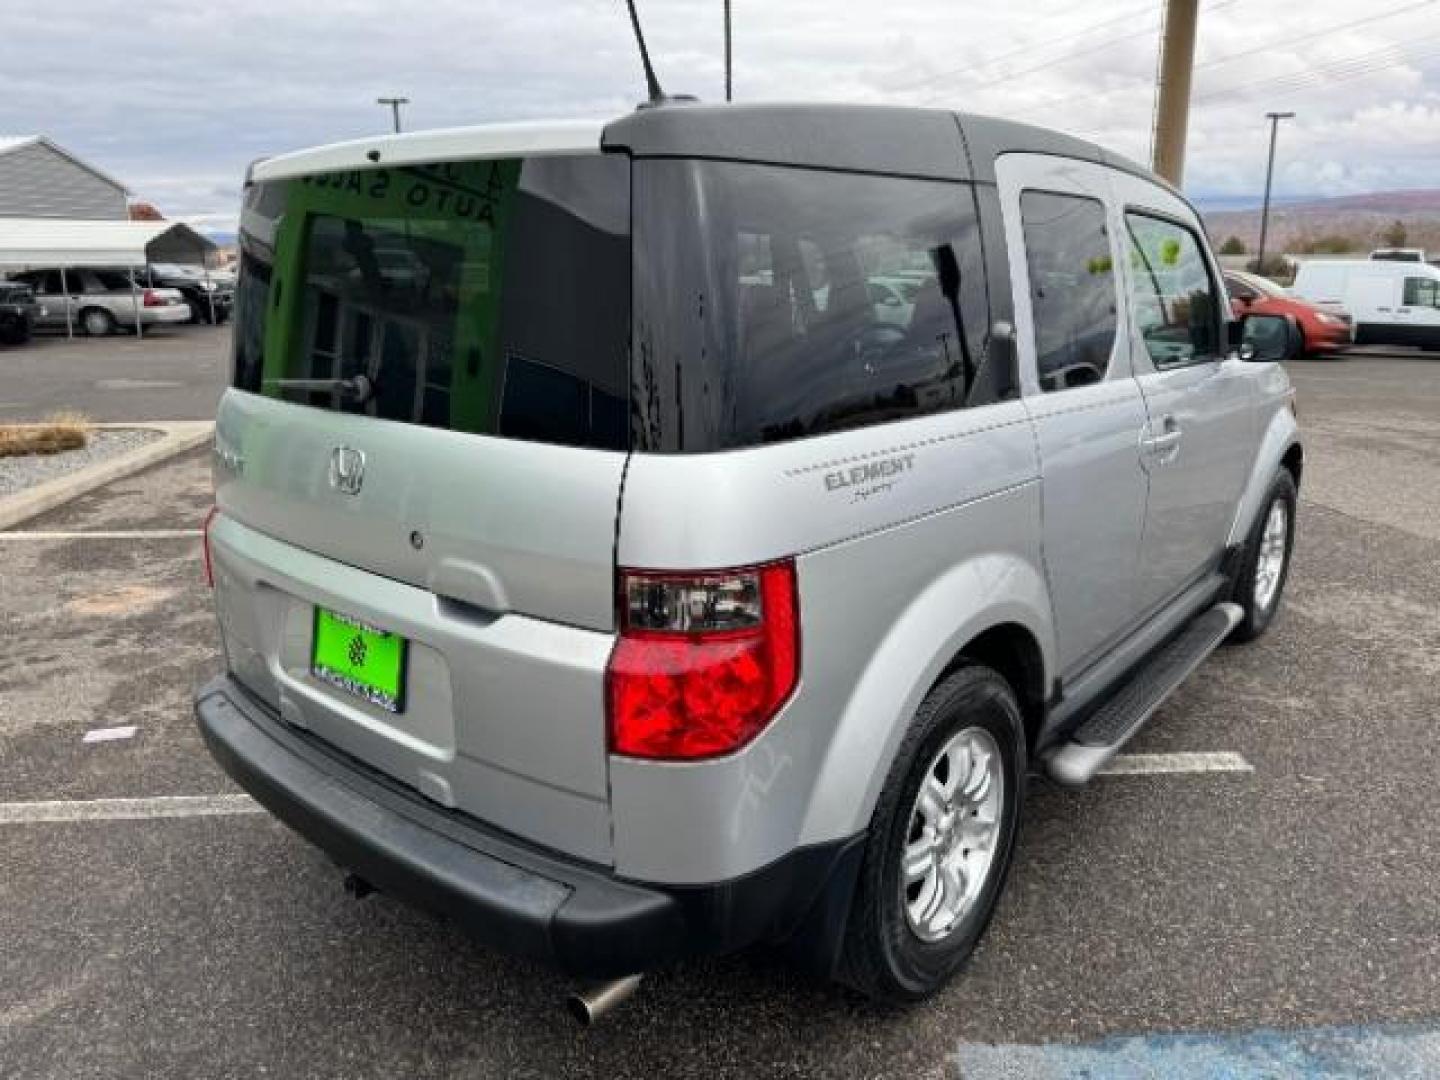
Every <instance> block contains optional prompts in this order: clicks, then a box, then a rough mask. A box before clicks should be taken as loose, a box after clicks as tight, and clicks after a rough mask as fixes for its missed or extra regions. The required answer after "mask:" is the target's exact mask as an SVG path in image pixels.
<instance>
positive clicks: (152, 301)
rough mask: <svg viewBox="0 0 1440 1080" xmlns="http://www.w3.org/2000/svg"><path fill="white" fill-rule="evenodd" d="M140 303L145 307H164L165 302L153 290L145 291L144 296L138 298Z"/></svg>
mask: <svg viewBox="0 0 1440 1080" xmlns="http://www.w3.org/2000/svg"><path fill="white" fill-rule="evenodd" d="M140 302H141V303H142V304H144V305H145V306H146V307H164V306H165V301H164V300H162V299H161V298H160V294H159V293H157V292H156V291H155V290H154V289H146V290H145V295H144V296H142V297H141V298H140Z"/></svg>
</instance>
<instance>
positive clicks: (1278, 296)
mask: <svg viewBox="0 0 1440 1080" xmlns="http://www.w3.org/2000/svg"><path fill="white" fill-rule="evenodd" d="M1225 289H1226V291H1228V292H1229V293H1230V304H1231V306H1232V307H1233V308H1234V309H1235V314H1236V315H1245V314H1248V313H1250V312H1254V313H1255V314H1257V315H1293V316H1294V317H1295V321H1296V322H1297V323H1299V324H1300V336H1301V339H1302V341H1303V343H1304V344H1303V350H1302V351H1303V352H1304V354H1305V355H1306V356H1315V355H1317V354H1319V353H1327V352H1336V351H1337V350H1340V349H1348V348H1349V347H1350V346H1351V345H1352V344H1354V341H1355V326H1354V323H1353V321H1352V320H1351V318H1350V315H1349V313H1348V312H1344V311H1333V310H1330V309H1328V308H1322V307H1319V306H1317V305H1315V304H1312V303H1310V301H1308V300H1301V299H1300V298H1299V297H1295V296H1291V295H1290V294H1289V293H1287V292H1286V291H1285V290H1284V289H1282V288H1281V287H1280V286H1279V285H1276V284H1275V283H1274V282H1273V281H1271V280H1270V279H1269V278H1263V277H1260V276H1259V275H1257V274H1245V273H1241V272H1240V271H1238V270H1227V271H1225Z"/></svg>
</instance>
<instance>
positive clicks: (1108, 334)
mask: <svg viewBox="0 0 1440 1080" xmlns="http://www.w3.org/2000/svg"><path fill="white" fill-rule="evenodd" d="M1020 220H1021V222H1022V224H1023V225H1024V230H1025V258H1026V264H1027V266H1028V268H1029V272H1030V307H1031V311H1032V313H1033V317H1034V321H1035V363H1036V368H1037V374H1038V376H1039V380H1040V388H1041V389H1042V390H1045V391H1047V392H1048V391H1055V390H1068V389H1070V388H1072V387H1076V386H1088V385H1089V384H1091V383H1097V382H1099V381H1100V380H1101V379H1103V378H1104V377H1105V372H1106V371H1107V370H1109V367H1110V354H1111V352H1112V351H1113V350H1114V347H1115V266H1114V262H1115V260H1114V259H1113V258H1111V255H1110V239H1109V237H1108V235H1107V234H1106V228H1105V206H1104V204H1103V203H1101V202H1100V201H1099V200H1097V199H1090V198H1085V197H1083V196H1079V195H1061V194H1057V193H1055V192H1050V191H1025V192H1022V193H1021V195H1020Z"/></svg>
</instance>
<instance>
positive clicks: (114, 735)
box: [80, 724, 139, 743]
mask: <svg viewBox="0 0 1440 1080" xmlns="http://www.w3.org/2000/svg"><path fill="white" fill-rule="evenodd" d="M138 730H139V729H138V728H137V727H136V726H135V725H134V724H121V725H120V726H119V727H98V728H91V729H90V730H89V731H87V732H85V737H84V738H83V739H81V740H80V741H81V742H87V743H97V742H116V741H118V740H120V739H133V738H134V737H135V732H136V731H138Z"/></svg>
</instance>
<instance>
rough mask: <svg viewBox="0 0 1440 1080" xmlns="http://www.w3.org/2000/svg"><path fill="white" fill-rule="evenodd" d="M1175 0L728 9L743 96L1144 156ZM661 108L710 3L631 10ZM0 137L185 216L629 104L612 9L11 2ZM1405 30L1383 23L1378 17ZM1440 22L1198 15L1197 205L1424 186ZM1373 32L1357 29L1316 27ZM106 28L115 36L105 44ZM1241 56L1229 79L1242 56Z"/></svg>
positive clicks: (679, 86)
mask: <svg viewBox="0 0 1440 1080" xmlns="http://www.w3.org/2000/svg"><path fill="white" fill-rule="evenodd" d="M1160 2H1161V0H1154V2H1152V3H1139V2H1136V0H1102V2H1095V3H1090V4H1085V5H1078V4H1073V3H1070V2H1068V0H1036V2H1035V3H1027V4H1025V5H1024V6H1023V8H1012V7H1007V6H1004V5H1000V4H995V5H991V6H989V7H987V8H985V9H984V10H980V9H977V7H976V6H975V5H969V4H965V5H961V4H955V3H949V2H946V0H889V2H882V0H874V2H867V3H854V2H846V0H734V13H735V57H736V70H735V82H736V90H737V96H738V97H739V98H740V99H741V100H856V101H891V102H897V103H904V104H916V105H922V104H923V105H936V106H940V107H945V108H957V109H964V110H967V111H974V112H985V113H991V114H996V115H1004V116H1014V117H1017V118H1020V119H1025V120H1027V121H1030V122H1034V123H1041V124H1045V125H1048V126H1053V127H1057V128H1060V129H1062V130H1066V131H1071V132H1073V133H1076V134H1080V135H1084V136H1086V137H1090V138H1094V139H1096V140H1097V141H1100V142H1102V143H1103V144H1105V145H1107V146H1109V147H1110V148H1112V149H1115V150H1117V151H1119V152H1121V153H1125V154H1128V155H1129V156H1131V157H1134V158H1138V159H1141V160H1144V159H1145V158H1147V157H1148V150H1149V141H1150V125H1151V119H1152V110H1153V84H1154V76H1155V47H1156V40H1155V39H1156V28H1157V26H1158V21H1159V8H1160ZM640 7H641V14H642V18H643V19H644V22H645V25H646V29H647V33H648V36H649V39H650V45H651V50H652V53H653V54H654V57H655V62H656V67H657V68H658V69H659V71H660V74H661V77H662V80H663V81H664V82H665V84H666V86H667V88H668V89H671V90H675V91H681V90H683V91H688V92H692V93H697V94H699V95H700V96H702V97H704V98H706V99H708V100H717V99H719V98H720V97H721V96H722V86H723V70H722V61H721V55H722V54H721V4H720V0H708V2H705V3H698V2H692V0H663V2H662V0H640ZM7 8H9V10H7V12H6V16H5V33H4V35H3V37H0V72H4V73H5V83H4V86H5V92H4V94H3V95H0V132H6V133H12V132H13V133H17V134H19V133H31V132H43V133H45V134H48V135H50V136H51V137H52V138H54V139H56V140H57V141H58V142H60V143H61V144H62V145H65V146H67V147H69V148H71V149H73V150H74V151H75V152H76V153H78V154H80V155H81V156H83V157H86V158H88V159H90V160H93V161H94V162H95V163H96V164H97V165H99V166H100V167H101V168H104V169H105V170H107V171H108V172H111V173H112V174H114V175H117V176H119V177H120V178H121V179H123V180H125V181H126V182H127V183H128V184H129V185H130V186H131V187H133V188H134V189H135V191H136V194H137V195H138V196H140V197H142V198H145V199H148V200H150V201H152V202H155V203H156V204H157V205H159V206H160V208H161V209H162V210H163V211H164V212H166V213H167V214H170V215H172V216H200V215H203V216H205V217H206V218H207V219H208V220H216V216H217V215H218V216H220V217H224V216H225V215H233V213H234V208H235V207H236V205H237V204H238V198H239V183H240V179H241V177H242V176H243V173H244V169H245V166H246V164H247V163H248V162H249V161H251V160H253V159H254V158H256V157H259V156H262V155H266V154H273V153H278V152H281V151H284V150H289V149H294V148H296V147H300V146H306V145H312V144H316V143H323V142H331V141H335V140H338V139H344V138H352V137H356V136H359V135H365V134H372V133H374V132H376V131H381V130H384V129H385V128H386V126H387V125H388V123H389V116H388V112H386V111H385V110H383V109H382V108H381V107H380V106H378V105H376V104H375V103H374V102H375V98H376V97H377V96H380V95H382V94H392V93H398V94H403V95H406V96H408V97H410V98H411V100H412V104H411V105H410V106H409V107H408V108H407V111H406V122H407V126H410V127H440V126H450V125H457V124H469V123H484V122H487V121H494V120H506V119H524V118H534V117H555V116H577V115H579V116H613V115H617V114H619V113H622V112H624V111H627V110H628V109H630V108H631V107H633V104H634V103H635V101H636V100H637V99H638V98H639V97H640V96H641V93H642V82H641V78H640V72H639V63H638V60H637V58H636V54H635V50H634V46H633V44H632V42H631V39H630V34H629V25H628V22H627V19H626V17H625V13H624V7H623V5H622V4H621V3H620V2H619V0H559V2H552V3H532V4H528V5H526V4H516V3H513V2H509V3H501V2H499V0H427V2H426V3H423V4H413V5H404V6H402V5H397V4H394V3H393V2H390V0H330V2H326V3H319V2H316V3H309V4H297V3H294V2H293V0H283V2H282V0H243V2H241V3H238V4H226V5H204V4H196V3H194V2H193V0H186V2H184V3H181V2H179V0H147V2H146V3H145V4H142V5H134V6H131V7H127V8H126V9H125V14H124V16H123V17H116V14H115V11H114V7H113V4H112V3H108V2H103V0H71V2H69V3H67V4H64V5H51V6H50V7H44V6H41V5H35V4H24V5H20V4H9V5H7ZM1394 11H1399V12H1401V13H1400V14H1397V15H1395V16H1393V17H1390V18H1384V17H1382V16H1384V15H1385V14H1386V13H1387V12H1394ZM1437 15H1440V4H1437V3H1436V2H1435V0H1432V2H1431V3H1430V4H1427V5H1423V6H1422V5H1417V4H1416V2H1415V0H1409V2H1408V3H1407V2H1406V0H1390V2H1389V3H1387V4H1386V5H1385V7H1383V8H1381V9H1380V11H1378V12H1369V11H1368V10H1367V11H1360V10H1359V9H1357V8H1356V7H1355V5H1354V4H1353V3H1351V2H1350V0H1313V2H1311V3H1309V4H1306V5H1305V6H1304V8H1303V15H1302V14H1301V9H1300V8H1297V7H1295V6H1294V5H1278V4H1274V3H1270V2H1268V0H1205V2H1203V3H1202V5H1201V13H1200V35H1199V51H1198V58H1197V59H1198V64H1199V66H1198V67H1197V71H1196V79H1195V91H1194V99H1195V110H1194V113H1193V115H1192V123H1191V129H1190V139H1189V147H1190V151H1189V159H1188V166H1187V177H1186V181H1187V187H1188V188H1189V189H1190V190H1191V191H1192V192H1198V193H1202V194H1226V195H1236V194H1248V193H1253V192H1256V191H1258V190H1259V188H1260V185H1261V182H1262V178H1263V169H1264V159H1265V150H1266V139H1267V137H1268V129H1267V126H1266V123H1265V119H1264V113H1265V112H1266V111H1267V110H1269V109H1294V110H1295V111H1296V112H1297V113H1298V114H1299V115H1298V117H1297V119H1296V120H1295V121H1292V122H1290V123H1289V124H1287V125H1286V127H1285V128H1284V129H1283V136H1282V143H1281V148H1282V152H1281V156H1280V159H1279V162H1278V172H1277V178H1278V180H1277V183H1278V184H1280V185H1283V186H1285V187H1286V188H1287V190H1290V191H1293V192H1297V193H1302V192H1303V193H1305V194H1331V193H1344V192H1349V191H1357V190H1365V189H1372V188H1406V187H1427V186H1432V185H1434V184H1435V182H1436V181H1435V177H1434V172H1433V168H1434V148H1435V147H1436V146H1437V145H1440V20H1437V19H1436V16H1437ZM1357 20H1367V21H1364V22H1362V23H1360V24H1359V25H1356V26H1354V27H1352V28H1351V29H1349V30H1346V31H1345V32H1339V33H1333V34H1328V35H1326V34H1321V35H1319V36H1314V35H1315V33H1316V31H1323V30H1324V29H1325V28H1327V27H1331V26H1341V25H1344V24H1347V23H1355V22H1357ZM100 27H103V28H104V32H103V33H101V32H97V28H100ZM1230 57H1236V59H1228V58H1230Z"/></svg>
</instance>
